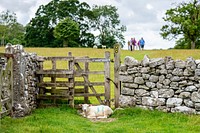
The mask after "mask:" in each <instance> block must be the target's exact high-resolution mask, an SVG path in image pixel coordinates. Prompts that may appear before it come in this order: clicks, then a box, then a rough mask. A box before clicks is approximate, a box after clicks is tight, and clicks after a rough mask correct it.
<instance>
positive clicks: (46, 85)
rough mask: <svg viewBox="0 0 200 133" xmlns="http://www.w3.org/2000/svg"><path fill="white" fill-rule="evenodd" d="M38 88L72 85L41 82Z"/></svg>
mask: <svg viewBox="0 0 200 133" xmlns="http://www.w3.org/2000/svg"><path fill="white" fill-rule="evenodd" d="M37 85H38V87H73V86H74V83H64V82H63V83H61V82H60V83H57V82H56V83H51V82H43V83H38V84H37Z"/></svg>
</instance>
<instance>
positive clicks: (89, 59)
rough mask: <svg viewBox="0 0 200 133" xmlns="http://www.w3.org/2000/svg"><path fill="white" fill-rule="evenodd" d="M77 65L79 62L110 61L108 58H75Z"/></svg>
mask: <svg viewBox="0 0 200 133" xmlns="http://www.w3.org/2000/svg"><path fill="white" fill-rule="evenodd" d="M74 60H75V63H78V62H110V59H106V58H77V57H76V58H75V59H74Z"/></svg>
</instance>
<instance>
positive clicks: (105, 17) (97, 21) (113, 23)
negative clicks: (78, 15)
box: [91, 5, 126, 47]
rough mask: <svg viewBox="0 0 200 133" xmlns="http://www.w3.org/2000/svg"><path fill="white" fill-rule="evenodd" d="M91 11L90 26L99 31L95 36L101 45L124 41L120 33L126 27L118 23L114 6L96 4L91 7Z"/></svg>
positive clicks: (112, 44) (111, 44)
mask: <svg viewBox="0 0 200 133" xmlns="http://www.w3.org/2000/svg"><path fill="white" fill-rule="evenodd" d="M92 12H93V16H92V17H91V19H92V28H93V29H94V31H98V32H99V33H100V34H99V35H98V36H97V38H98V39H99V41H100V43H101V45H106V46H108V47H113V46H114V43H116V42H120V43H121V44H124V43H125V41H124V36H123V35H122V33H123V32H125V31H126V27H125V26H123V25H122V26H121V25H120V20H119V15H118V14H117V8H116V7H115V6H111V5H105V6H97V5H96V6H94V7H93V10H92ZM107 39H108V40H107Z"/></svg>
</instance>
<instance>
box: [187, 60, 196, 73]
mask: <svg viewBox="0 0 200 133" xmlns="http://www.w3.org/2000/svg"><path fill="white" fill-rule="evenodd" d="M186 69H187V70H189V71H190V72H194V71H195V69H196V63H195V60H194V59H193V58H192V57H189V58H187V60H186Z"/></svg>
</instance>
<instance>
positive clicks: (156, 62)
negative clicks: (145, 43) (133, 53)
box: [119, 55, 200, 114]
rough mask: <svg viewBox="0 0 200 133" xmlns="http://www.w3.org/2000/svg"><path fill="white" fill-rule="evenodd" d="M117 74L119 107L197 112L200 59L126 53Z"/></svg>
mask: <svg viewBox="0 0 200 133" xmlns="http://www.w3.org/2000/svg"><path fill="white" fill-rule="evenodd" d="M119 74H120V77H119V80H120V81H121V82H122V89H121V95H120V98H119V101H120V103H119V105H120V106H121V107H127V106H136V107H142V108H145V109H151V110H153V109H157V110H162V111H165V112H183V113H186V114H200V60H194V59H193V58H192V57H189V58H187V59H186V61H182V60H173V59H172V58H171V57H165V58H154V59H150V58H149V57H148V56H146V55H145V56H144V59H143V60H142V61H141V62H140V61H138V60H136V59H134V58H133V57H130V56H127V57H125V60H124V64H123V65H121V67H120V72H119Z"/></svg>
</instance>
